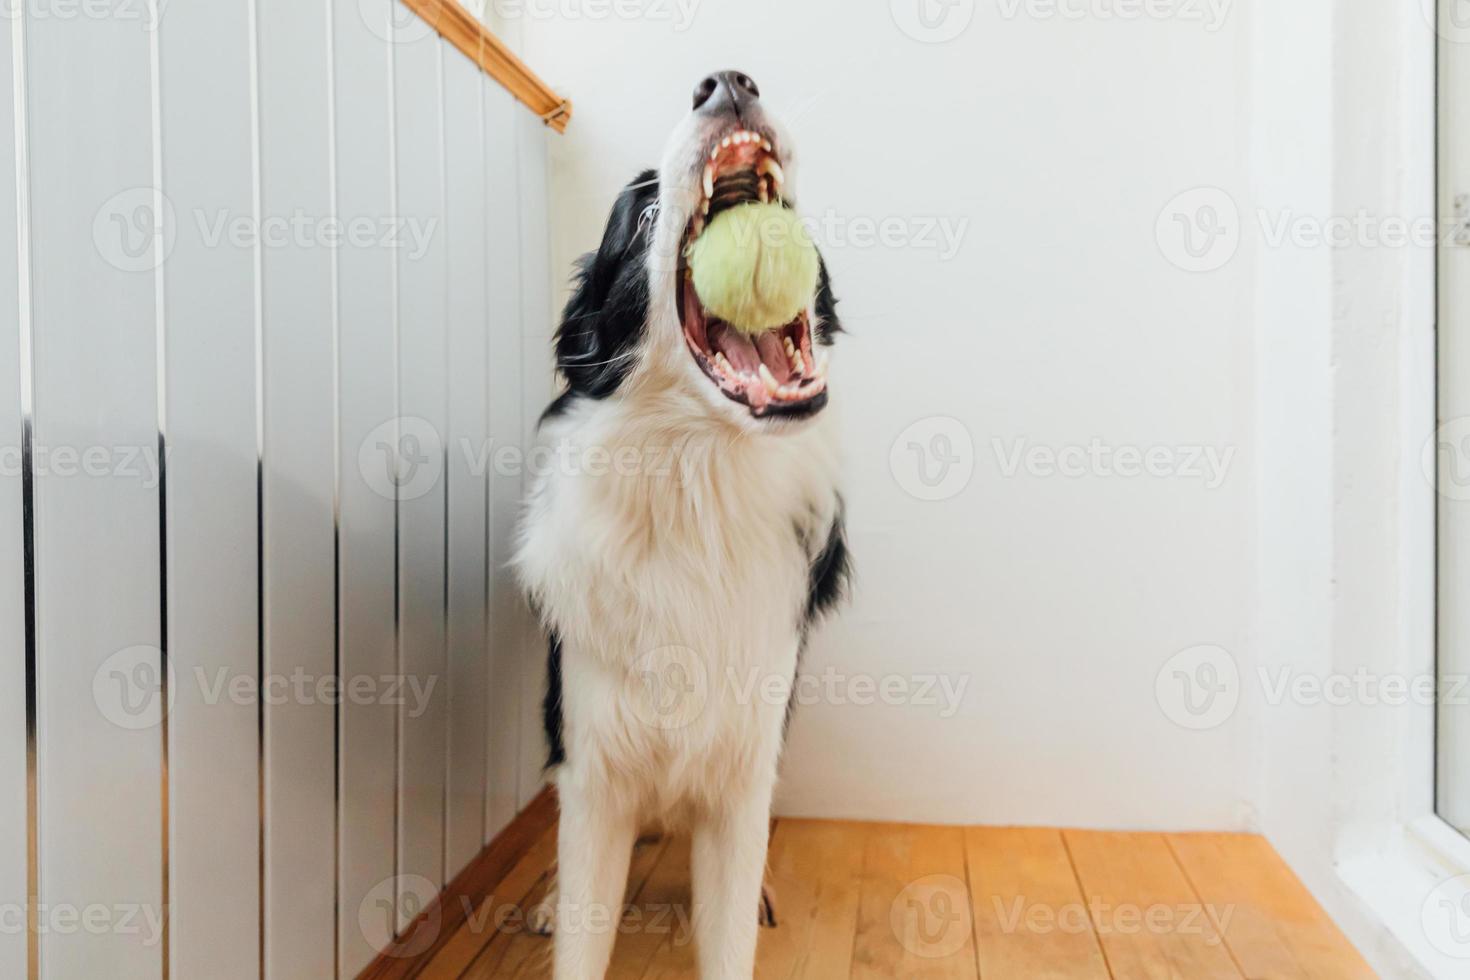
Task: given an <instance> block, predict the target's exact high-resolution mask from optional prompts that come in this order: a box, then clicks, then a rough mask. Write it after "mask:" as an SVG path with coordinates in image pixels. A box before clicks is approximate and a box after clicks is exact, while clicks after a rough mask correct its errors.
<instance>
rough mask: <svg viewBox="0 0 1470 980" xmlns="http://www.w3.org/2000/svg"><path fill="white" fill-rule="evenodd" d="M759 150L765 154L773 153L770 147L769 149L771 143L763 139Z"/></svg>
mask: <svg viewBox="0 0 1470 980" xmlns="http://www.w3.org/2000/svg"><path fill="white" fill-rule="evenodd" d="M761 149H762V150H765V151H766V152H767V153H771V152H773V151H772V147H771V141H770V140H765V139H763V140H761Z"/></svg>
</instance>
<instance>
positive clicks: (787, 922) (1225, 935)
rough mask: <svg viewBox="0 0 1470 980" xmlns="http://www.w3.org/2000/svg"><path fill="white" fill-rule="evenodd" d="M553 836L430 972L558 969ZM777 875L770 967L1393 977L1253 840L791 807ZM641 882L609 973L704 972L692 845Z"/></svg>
mask: <svg viewBox="0 0 1470 980" xmlns="http://www.w3.org/2000/svg"><path fill="white" fill-rule="evenodd" d="M555 849H556V841H555V831H554V830H549V831H546V832H545V833H544V834H542V835H541V837H540V839H539V840H537V842H536V844H535V845H534V846H533V847H532V849H531V850H530V852H529V853H527V854H526V855H525V856H524V857H523V858H522V859H521V860H520V861H519V863H517V864H516V865H515V867H514V868H513V869H512V870H511V871H510V873H509V874H508V875H507V876H506V878H505V879H504V880H503V881H502V882H501V883H500V885H499V886H498V887H497V888H496V889H495V895H494V896H493V897H492V898H491V899H490V900H489V901H487V902H486V903H484V904H483V905H482V906H480V907H479V908H477V909H475V910H474V911H473V914H471V915H470V917H469V920H468V921H467V922H466V924H465V925H464V926H462V927H461V928H460V930H459V931H458V932H457V933H455V935H454V936H453V937H452V938H451V939H450V940H449V942H448V943H447V945H445V946H444V947H443V949H442V950H441V951H440V952H439V954H438V955H437V956H436V957H435V958H434V959H433V960H432V961H431V962H430V963H429V965H428V967H427V968H426V969H425V970H424V972H423V973H421V974H420V976H421V977H424V978H427V980H458V978H466V980H487V978H490V977H549V976H550V960H551V941H550V940H549V939H545V938H542V937H539V936H536V935H533V934H531V933H530V932H528V931H527V930H526V929H525V928H524V927H523V920H522V913H523V910H524V909H527V908H531V907H533V906H535V905H536V904H537V903H539V902H540V901H541V899H542V898H543V896H544V895H545V893H546V887H547V884H548V880H549V879H548V867H549V864H550V862H551V858H552V855H553V854H554V852H555ZM768 882H769V885H770V889H771V893H772V895H773V897H774V899H775V904H776V916H777V924H776V927H775V928H773V929H762V930H761V936H760V949H759V962H758V965H757V967H756V976H757V977H759V978H762V980H765V978H791V977H812V978H843V977H855V978H872V980H877V978H883V980H892V978H905V980H907V978H936V980H937V978H972V980H978V978H982V977H983V978H984V980H1064V978H1065V980H1072V978H1077V980H1101V978H1107V977H1114V978H1119V980H1122V978H1127V980H1134V978H1140V980H1142V978H1149V980H1153V978H1159V980H1166V978H1167V980H1215V978H1221V980H1224V978H1237V980H1238V978H1243V977H1244V978H1251V980H1256V978H1269V980H1287V978H1313V980H1316V978H1320V980H1353V978H1359V977H1373V976H1375V974H1374V973H1373V971H1372V970H1370V969H1369V968H1368V966H1367V965H1366V964H1365V963H1364V961H1363V960H1362V958H1361V957H1359V955H1358V954H1357V952H1356V951H1355V950H1354V949H1353V947H1352V946H1351V945H1350V944H1349V943H1348V942H1347V940H1346V939H1345V938H1343V935H1342V933H1341V932H1339V931H1338V929H1337V927H1336V926H1334V925H1333V924H1332V922H1331V921H1330V920H1329V919H1328V918H1327V916H1326V915H1325V914H1324V913H1323V912H1322V910H1321V908H1319V907H1318V905H1317V904H1316V902H1315V901H1313V900H1312V897H1311V896H1310V895H1309V894H1308V893H1307V891H1306V889H1305V888H1304V887H1303V886H1302V885H1301V884H1300V883H1299V882H1298V881H1297V879H1296V878H1295V877H1294V876H1293V875H1292V873H1291V872H1290V871H1289V870H1288V869H1287V868H1286V866H1285V864H1283V863H1282V861H1281V859H1280V858H1279V857H1278V856H1277V855H1276V853H1275V851H1273V850H1272V849H1271V847H1270V845H1268V844H1267V843H1266V842H1265V841H1264V840H1263V839H1262V838H1259V837H1254V836H1248V835H1235V834H1120V833H1094V832H1079V831H1061V830H1050V829H1011V828H1003V829H998V828H975V827H971V828H959V827H916V826H907V825H904V826H900V825H885V824H856V823H835V822H827V821H808V820H782V821H780V822H778V823H777V825H776V828H775V836H774V837H773V839H772V842H771V857H770V874H769V876H768ZM628 895H629V898H628V902H629V906H628V910H627V914H626V915H625V918H624V922H623V925H622V927H621V928H620V935H619V937H618V942H617V951H616V953H615V954H614V961H613V966H612V969H611V971H610V972H609V974H608V976H609V977H611V978H616V980H640V978H648V980H652V978H659V980H671V978H676V977H684V978H694V977H695V976H696V975H697V974H696V971H695V967H694V948H693V943H692V938H691V935H690V931H689V909H690V895H689V849H688V846H687V843H685V842H683V841H679V840H673V841H670V840H651V841H646V842H643V843H640V845H639V847H638V850H637V852H636V853H635V855H634V858H633V868H632V873H631V875H630V880H629V884H628ZM751 914H752V915H755V914H756V912H755V910H754V909H752V910H751Z"/></svg>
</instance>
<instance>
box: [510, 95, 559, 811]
mask: <svg viewBox="0 0 1470 980" xmlns="http://www.w3.org/2000/svg"><path fill="white" fill-rule="evenodd" d="M515 125H516V127H517V128H518V129H519V130H520V137H519V143H520V174H521V176H520V195H519V200H520V218H521V220H520V250H521V336H522V338H523V348H522V361H521V377H522V379H523V384H524V385H525V399H526V403H527V404H528V405H545V404H547V403H548V402H549V401H550V400H551V391H552V375H551V368H550V363H549V351H550V345H551V335H552V331H553V329H554V328H555V324H554V322H553V320H552V313H551V289H550V283H551V279H550V275H549V270H548V266H549V264H550V259H551V245H550V240H549V238H548V235H547V224H546V214H547V208H546V140H547V137H548V134H549V133H550V130H548V129H547V128H546V127H545V126H544V125H542V123H541V121H540V120H539V119H537V118H536V117H535V116H532V115H529V114H527V113H524V112H517V113H516V114H515ZM539 414H540V413H539V410H537V411H533V412H530V413H528V415H527V418H526V419H525V424H524V432H523V433H522V438H523V439H524V440H525V442H524V445H527V446H529V445H532V443H533V441H534V439H535V426H536V421H537V417H538V416H539ZM526 633H529V638H528V639H526V640H523V641H522V643H520V644H518V646H520V647H521V649H523V650H526V649H529V650H532V651H534V650H535V645H536V639H537V637H538V636H539V634H538V631H537V630H536V629H535V628H534V625H533V626H531V627H529V628H528V629H527V630H526ZM523 635H526V634H525V633H523ZM524 667H525V669H524V670H523V672H522V675H521V676H522V685H521V703H522V704H525V705H538V704H540V703H541V696H542V692H543V691H544V690H545V688H546V659H545V657H544V656H540V655H538V654H537V653H535V652H532V653H529V654H526V655H525V665H524ZM545 761H546V740H545V737H544V734H543V732H542V730H541V717H540V713H539V712H537V711H527V712H524V713H523V714H522V718H521V760H520V777H519V783H520V798H519V801H518V803H519V805H520V806H525V805H526V804H527V803H528V802H530V800H531V797H533V796H535V795H536V793H538V792H539V791H540V789H541V786H542V784H543V782H544V780H543V778H542V766H543V764H544V763H545Z"/></svg>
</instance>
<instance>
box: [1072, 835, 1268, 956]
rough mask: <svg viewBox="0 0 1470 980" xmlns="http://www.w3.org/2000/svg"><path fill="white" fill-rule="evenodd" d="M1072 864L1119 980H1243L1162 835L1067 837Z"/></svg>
mask: <svg viewBox="0 0 1470 980" xmlns="http://www.w3.org/2000/svg"><path fill="white" fill-rule="evenodd" d="M1063 837H1064V840H1065V842H1066V844H1067V850H1068V852H1069V853H1070V854H1071V856H1072V866H1073V867H1074V868H1075V869H1076V871H1077V879H1078V882H1079V884H1080V885H1081V888H1082V895H1083V899H1084V901H1086V903H1087V906H1088V911H1089V914H1090V915H1091V917H1092V926H1093V929H1094V930H1096V932H1097V937H1098V940H1099V942H1101V944H1102V950H1103V955H1104V956H1105V957H1106V958H1107V962H1108V969H1109V970H1110V971H1111V972H1112V975H1113V977H1114V978H1115V980H1239V978H1240V977H1241V976H1242V974H1241V972H1240V970H1239V969H1238V968H1237V967H1236V965H1235V961H1234V960H1232V959H1231V958H1230V953H1229V951H1228V950H1227V949H1226V947H1225V942H1224V940H1223V938H1222V937H1221V935H1220V930H1219V928H1218V927H1217V925H1216V915H1217V914H1218V912H1219V910H1218V909H1215V908H1212V907H1210V906H1208V905H1207V904H1205V903H1204V902H1202V901H1201V900H1200V898H1199V896H1198V895H1196V894H1195V892H1194V888H1193V887H1192V886H1191V885H1190V883H1189V879H1188V878H1187V877H1185V875H1184V872H1183V870H1182V869H1180V867H1179V864H1178V862H1177V861H1175V860H1174V854H1173V852H1172V851H1171V850H1170V849H1169V844H1168V842H1167V841H1166V840H1165V839H1164V836H1163V835H1162V834H1122V833H1103V832H1082V831H1067V832H1066V833H1065V834H1064V835H1063Z"/></svg>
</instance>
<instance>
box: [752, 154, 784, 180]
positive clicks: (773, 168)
mask: <svg viewBox="0 0 1470 980" xmlns="http://www.w3.org/2000/svg"><path fill="white" fill-rule="evenodd" d="M756 170H757V172H758V173H762V174H768V175H770V177H771V179H772V180H774V181H775V182H776V183H777V184H778V185H780V184H784V183H786V172H785V171H784V170H782V169H781V165H780V164H779V163H777V162H776V161H775V160H773V159H771V158H770V157H761V162H760V164H759V165H758V166H757V168H756Z"/></svg>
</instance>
